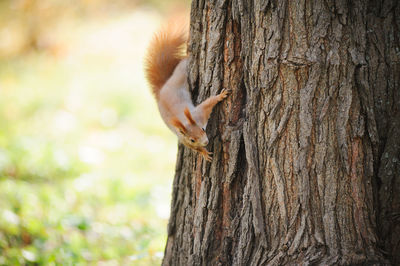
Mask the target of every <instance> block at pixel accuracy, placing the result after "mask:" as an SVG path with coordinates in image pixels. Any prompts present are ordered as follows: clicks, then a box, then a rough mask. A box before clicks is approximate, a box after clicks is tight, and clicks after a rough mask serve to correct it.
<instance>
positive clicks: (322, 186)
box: [163, 0, 400, 265]
mask: <svg viewBox="0 0 400 266" xmlns="http://www.w3.org/2000/svg"><path fill="white" fill-rule="evenodd" d="M399 28H400V4H399V3H398V1H395V0H393V1H344V0H337V1H319V0H313V1H311V0H310V1H297V0H296V1H290V0H282V1H272V0H271V1H267V0H266V1H261V0H217V1H210V0H193V3H192V12H191V30H190V34H191V38H190V41H189V46H188V50H189V53H190V60H191V61H190V67H189V70H188V71H189V84H190V85H189V86H190V89H191V91H192V95H193V99H194V101H195V102H196V103H199V102H201V101H202V100H203V99H205V98H206V97H208V96H209V95H215V94H217V93H218V92H219V91H220V90H221V89H222V88H229V89H231V90H232V93H231V96H229V97H228V99H227V100H226V101H224V102H223V103H221V104H220V105H219V106H217V107H216V108H215V110H214V112H213V114H212V116H211V119H210V121H209V124H208V127H207V134H208V136H209V139H210V144H209V147H208V148H209V150H211V151H212V152H213V153H214V155H213V161H212V163H211V164H210V163H207V162H205V161H202V159H201V158H200V156H198V155H197V154H196V153H194V152H192V151H191V150H189V149H187V148H184V147H183V146H180V147H179V152H178V159H177V166H176V175H175V180H174V184H173V197H172V207H171V218H170V221H169V225H168V241H167V246H166V249H165V256H164V260H163V265H286V264H294V265H296V264H317V265H338V264H339V265H350V264H351V265H354V264H360V265H365V264H380V265H386V264H390V263H393V264H395V265H396V264H397V265H399V264H400V223H399V222H400V173H399V171H400V163H399V156H400V111H399V108H400V47H399V37H400V36H399Z"/></svg>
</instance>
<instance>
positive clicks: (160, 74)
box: [145, 25, 187, 98]
mask: <svg viewBox="0 0 400 266" xmlns="http://www.w3.org/2000/svg"><path fill="white" fill-rule="evenodd" d="M186 39H187V37H186V32H185V31H184V30H183V29H181V28H179V27H178V26H174V25H169V26H168V27H166V28H163V29H161V30H160V31H159V32H158V33H156V34H155V35H154V37H153V39H152V40H151V42H150V45H149V47H148V49H147V55H146V59H145V73H146V78H147V80H148V82H149V83H150V86H151V89H152V91H153V94H154V96H155V97H156V98H158V96H159V92H160V89H161V88H162V86H163V85H164V83H165V82H166V81H167V80H168V78H169V77H170V76H171V75H172V72H173V71H174V69H175V67H176V65H177V64H178V63H179V62H180V61H181V60H182V59H183V58H184V57H185V55H184V51H183V48H184V44H185V42H186Z"/></svg>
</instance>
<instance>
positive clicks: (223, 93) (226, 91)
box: [218, 89, 231, 101]
mask: <svg viewBox="0 0 400 266" xmlns="http://www.w3.org/2000/svg"><path fill="white" fill-rule="evenodd" d="M230 93H231V90H229V89H222V91H221V93H220V94H218V97H219V101H222V100H223V99H225V98H226V97H228V95H229V94H230Z"/></svg>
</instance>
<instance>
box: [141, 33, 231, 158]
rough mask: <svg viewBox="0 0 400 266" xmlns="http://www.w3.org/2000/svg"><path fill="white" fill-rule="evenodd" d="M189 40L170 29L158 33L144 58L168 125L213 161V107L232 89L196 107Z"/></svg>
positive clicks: (155, 95) (160, 109)
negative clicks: (210, 122)
mask: <svg viewBox="0 0 400 266" xmlns="http://www.w3.org/2000/svg"><path fill="white" fill-rule="evenodd" d="M186 41H187V38H186V33H185V32H184V31H177V30H176V28H173V27H171V26H169V27H166V28H164V29H162V30H160V31H159V32H158V33H156V34H155V35H154V37H153V39H152V40H151V42H150V44H149V47H148V50H147V55H146V57H145V74H146V78H147V80H148V82H149V84H150V86H151V89H152V92H153V94H154V97H155V99H156V101H157V104H158V109H159V111H160V115H161V117H162V119H163V120H164V122H165V124H166V125H167V126H168V127H169V129H171V131H172V132H174V133H175V134H176V135H177V136H178V139H179V141H180V142H181V143H182V144H184V145H185V146H187V147H189V148H191V149H193V150H196V151H198V152H199V153H200V154H201V155H202V156H203V157H204V159H205V160H207V161H211V160H212V157H211V155H212V153H211V152H209V151H207V149H206V148H205V146H207V144H208V138H207V134H206V132H205V129H206V126H207V122H208V119H209V117H210V114H211V111H212V109H213V107H214V106H215V105H216V104H217V103H219V102H220V101H222V100H224V99H225V98H226V97H227V96H228V94H229V90H227V89H223V90H222V91H221V93H220V94H218V95H216V96H211V97H209V98H208V99H206V100H205V101H203V102H202V103H200V104H199V105H197V106H194V104H193V102H192V99H191V94H190V92H189V89H188V83H187V65H188V58H187V56H185V55H184V54H183V52H182V50H183V46H184V44H185V43H186Z"/></svg>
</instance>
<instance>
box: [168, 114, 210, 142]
mask: <svg viewBox="0 0 400 266" xmlns="http://www.w3.org/2000/svg"><path fill="white" fill-rule="evenodd" d="M184 114H185V117H186V119H187V121H188V123H187V124H186V125H184V124H183V123H182V122H181V121H179V119H178V118H176V117H174V118H172V120H171V124H172V125H173V126H174V127H175V129H176V132H177V135H178V138H179V140H180V141H181V142H182V143H183V144H184V145H185V146H188V147H189V148H192V149H196V148H200V147H204V146H207V144H208V138H207V134H206V132H205V129H204V128H201V127H200V126H199V125H198V124H197V123H196V121H195V120H194V119H193V117H192V114H191V113H190V111H189V109H188V108H187V107H186V108H185V110H184Z"/></svg>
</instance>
